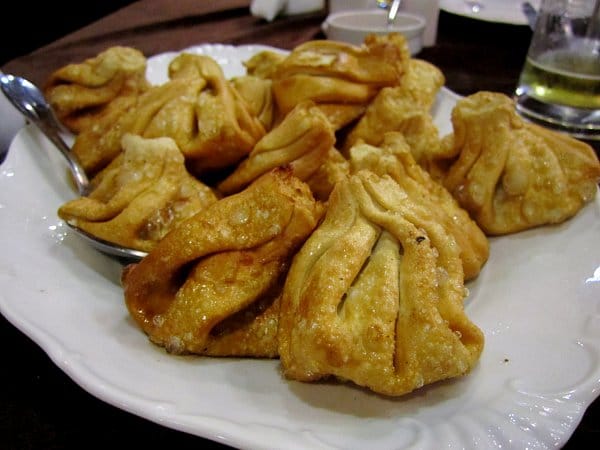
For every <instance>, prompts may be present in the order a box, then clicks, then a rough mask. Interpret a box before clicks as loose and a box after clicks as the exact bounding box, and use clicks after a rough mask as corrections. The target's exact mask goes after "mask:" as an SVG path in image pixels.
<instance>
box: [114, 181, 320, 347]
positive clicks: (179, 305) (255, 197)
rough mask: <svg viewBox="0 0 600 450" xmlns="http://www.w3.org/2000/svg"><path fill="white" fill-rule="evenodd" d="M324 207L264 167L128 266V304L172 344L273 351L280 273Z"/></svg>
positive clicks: (155, 336)
mask: <svg viewBox="0 0 600 450" xmlns="http://www.w3.org/2000/svg"><path fill="white" fill-rule="evenodd" d="M322 211H323V206H322V205H321V204H320V203H318V202H316V201H315V200H314V199H313V197H312V194H311V192H310V190H309V188H308V186H307V185H306V184H305V183H303V182H302V181H300V180H299V179H298V178H296V177H294V176H293V175H292V173H291V171H290V170H286V169H275V170H273V171H271V172H268V173H267V174H265V175H263V176H262V177H260V178H259V179H258V180H256V181H255V182H254V183H252V184H251V185H250V186H249V187H248V188H246V189H245V190H244V191H242V192H240V193H238V194H235V195H232V196H229V197H226V198H223V199H221V200H219V201H218V202H217V203H215V204H213V205H211V206H210V207H209V208H207V209H206V210H204V211H203V212H201V213H199V214H197V215H196V216H194V217H193V218H191V219H189V220H187V221H186V222H184V223H183V224H181V225H180V226H178V227H177V228H176V229H175V230H173V231H172V232H171V233H169V234H168V235H167V236H166V237H165V238H164V239H163V240H161V241H160V243H159V244H158V245H157V246H156V247H155V249H154V250H153V251H152V252H150V254H149V255H148V256H147V257H145V258H144V259H143V260H142V261H141V262H140V263H139V264H136V265H132V266H128V267H127V268H126V269H125V271H124V273H123V278H122V281H123V286H124V292H125V302H126V304H127V307H128V309H129V312H130V313H131V315H132V317H133V318H134V319H135V321H136V322H137V323H138V324H139V326H140V327H141V328H142V329H143V330H144V332H146V333H147V334H148V336H149V338H150V339H151V340H152V341H153V342H155V343H156V344H158V345H162V346H164V347H165V348H166V349H167V351H169V352H173V353H197V354H209V355H220V356H256V357H273V356H276V355H277V343H276V333H275V330H276V328H277V315H278V314H277V313H278V303H277V298H278V295H279V293H280V291H281V288H282V285H283V281H282V279H283V278H284V277H285V274H286V273H287V269H288V267H289V264H290V261H291V259H292V257H293V256H294V254H295V252H296V251H297V249H298V248H299V246H300V245H301V244H302V243H303V242H304V241H305V239H306V238H307V237H308V235H309V234H310V233H311V232H312V230H313V229H314V228H315V227H316V225H317V222H318V220H319V219H320V217H321V215H322ZM238 337H243V340H239V339H237V338H238Z"/></svg>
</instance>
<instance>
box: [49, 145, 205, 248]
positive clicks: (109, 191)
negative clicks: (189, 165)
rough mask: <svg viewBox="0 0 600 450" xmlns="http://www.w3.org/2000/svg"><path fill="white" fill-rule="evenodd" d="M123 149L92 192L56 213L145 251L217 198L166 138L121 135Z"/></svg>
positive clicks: (90, 231)
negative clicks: (190, 171)
mask: <svg viewBox="0 0 600 450" xmlns="http://www.w3.org/2000/svg"><path fill="white" fill-rule="evenodd" d="M122 146H123V153H122V154H121V155H120V156H119V157H118V158H117V159H115V160H114V162H113V163H112V164H111V165H110V166H109V167H107V168H106V169H105V170H104V171H102V172H101V173H100V174H98V175H97V176H96V177H95V178H94V179H93V180H92V185H93V190H92V192H91V193H90V194H89V196H87V197H80V198H78V199H75V200H72V201H70V202H67V203H65V204H64V205H62V206H61V207H60V208H59V210H58V215H59V216H60V217H61V218H62V219H64V220H66V221H67V222H69V223H71V224H73V225H75V226H77V227H78V228H80V229H82V230H84V231H86V232H88V233H90V234H92V235H93V236H96V237H99V238H102V239H104V240H106V241H109V242H114V243H117V244H120V245H122V246H124V247H129V248H134V249H137V250H142V251H145V252H148V251H150V250H151V249H152V248H154V246H155V245H156V243H157V242H158V241H160V240H161V239H162V238H163V237H164V236H165V235H166V234H167V233H168V232H169V231H170V230H171V229H173V228H174V227H176V226H177V225H178V224H179V223H180V222H182V221H183V220H184V219H187V218H188V217H191V216H192V215H194V214H196V213H197V212H199V211H202V210H203V209H205V208H206V207H208V206H209V205H210V204H212V203H214V202H216V201H217V196H216V195H215V193H213V191H212V190H211V189H210V188H209V187H208V186H205V185H204V184H202V183H201V182H200V181H198V180H196V179H195V178H194V177H192V176H191V175H190V174H189V173H188V172H187V171H186V169H185V166H184V159H183V155H182V154H181V152H180V151H179V148H178V147H177V145H176V144H175V142H174V141H173V140H172V139H170V138H156V139H144V138H142V137H140V136H136V135H132V134H126V135H125V136H123V139H122Z"/></svg>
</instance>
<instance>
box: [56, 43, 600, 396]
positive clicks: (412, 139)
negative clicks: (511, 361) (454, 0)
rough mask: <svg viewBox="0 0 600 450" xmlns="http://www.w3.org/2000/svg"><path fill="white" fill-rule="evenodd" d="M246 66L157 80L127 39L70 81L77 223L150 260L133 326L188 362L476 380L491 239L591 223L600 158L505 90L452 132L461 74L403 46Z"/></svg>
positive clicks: (127, 284) (398, 392)
mask: <svg viewBox="0 0 600 450" xmlns="http://www.w3.org/2000/svg"><path fill="white" fill-rule="evenodd" d="M243 64H244V67H245V69H246V73H245V74H243V75H240V76H237V77H234V78H231V79H227V78H226V77H225V76H224V73H223V71H222V69H221V67H220V66H219V64H218V63H217V62H216V61H215V60H214V59H212V58H211V57H209V56H205V55H198V54H191V53H185V52H184V53H182V54H180V55H178V56H177V57H175V58H174V59H173V60H172V61H171V62H170V64H169V66H168V80H167V81H166V82H165V83H163V84H160V85H151V84H150V83H148V82H147V81H146V80H145V78H144V75H143V74H144V71H145V67H146V61H145V58H144V57H143V55H141V54H140V53H139V52H138V51H137V50H135V49H130V48H125V47H115V48H111V49H108V50H106V51H105V52H103V53H101V54H99V55H98V56H97V57H96V58H92V59H89V60H86V61H84V62H83V63H81V64H72V65H69V66H67V67H64V68H61V69H59V70H57V71H56V72H55V73H54V74H53V75H52V76H51V77H50V80H49V82H48V85H47V91H46V94H47V95H48V97H49V98H50V99H51V102H52V105H53V106H54V108H55V109H56V111H57V112H58V117H59V118H60V120H62V121H63V123H64V124H65V126H67V127H68V128H69V129H70V130H71V131H72V132H73V133H74V134H75V141H74V146H73V151H74V152H75V153H76V154H77V156H78V157H79V158H80V160H81V161H82V162H83V165H84V168H85V170H86V173H87V175H88V176H89V177H90V178H91V180H92V192H91V194H89V196H87V197H82V198H77V199H75V200H72V201H69V202H66V203H65V204H64V205H61V206H60V208H59V209H58V215H59V216H60V217H61V218H63V219H64V220H66V221H69V222H70V223H73V224H75V225H77V226H78V227H80V228H82V229H83V230H85V231H87V232H88V233H90V234H93V235H95V236H97V237H101V238H103V239H104V240H107V241H111V242H116V243H119V244H121V245H122V246H125V247H131V248H136V249H139V250H143V251H146V252H148V255H147V256H146V257H145V258H143V259H142V260H141V261H140V262H138V263H133V264H129V265H127V266H125V267H124V269H123V272H122V279H121V281H122V286H123V289H124V300H125V306H126V308H127V311H128V313H129V315H130V316H131V317H132V318H133V320H134V322H135V323H136V324H137V326H139V328H140V329H141V330H142V331H143V332H144V333H145V334H146V335H147V336H148V338H149V340H150V341H151V342H153V343H154V344H156V345H158V346H161V347H163V348H164V349H165V350H166V351H167V352H169V353H174V354H196V355H205V356H213V357H216V356H219V357H251V358H279V359H280V368H281V371H282V374H283V376H284V377H286V378H287V379H289V380H297V381H302V382H311V381H316V380H323V379H328V378H333V379H336V380H339V381H341V382H348V383H352V384H354V385H357V386H361V387H365V388H368V389H370V390H372V391H373V392H376V393H378V394H382V395H389V396H395V397H396V396H402V395H405V394H407V393H409V392H412V391H414V390H415V389H419V388H420V387H422V386H425V385H428V384H431V383H435V382H438V381H441V380H446V379H450V378H455V377H460V376H464V375H466V374H468V373H469V372H471V371H472V370H473V368H474V367H475V366H476V365H477V363H478V361H479V358H480V356H481V354H482V352H483V349H484V342H485V338H484V332H483V331H482V330H481V329H480V328H479V327H478V326H477V325H476V324H475V323H474V322H472V321H471V319H470V318H469V317H468V315H467V311H466V310H465V304H466V302H467V297H468V292H469V291H468V289H467V287H466V283H468V282H469V281H471V280H474V279H475V278H477V277H478V276H479V274H480V273H481V272H482V271H483V270H485V264H486V262H487V261H488V259H489V258H490V257H493V255H491V254H490V246H489V241H488V237H489V236H492V235H494V236H495V235H504V234H509V233H516V232H519V231H522V230H526V229H530V228H534V227H540V226H544V225H551V224H556V223H560V222H563V221H566V220H568V219H570V218H572V217H573V216H575V215H576V214H577V213H578V212H579V211H580V210H581V209H582V208H583V207H584V206H585V205H586V204H587V203H589V202H590V201H591V200H592V199H594V198H595V196H596V194H597V183H598V181H599V180H600V164H599V162H598V159H597V157H596V155H595V153H594V151H593V150H592V149H591V147H589V146H588V145H586V144H584V143H582V142H579V141H577V140H575V139H572V138H570V137H566V136H563V135H560V134H557V133H556V132H553V131H549V130H546V129H543V128H540V127H538V126H536V125H532V124H529V123H526V122H524V121H523V120H522V119H521V118H520V117H519V116H518V115H517V114H516V112H515V109H514V105H513V104H512V101H511V99H509V98H508V97H506V96H505V95H503V94H499V93H493V92H478V93H476V94H473V95H470V96H467V97H464V98H462V99H461V100H459V101H458V102H457V104H456V106H455V108H454V110H453V112H452V132H451V133H449V134H447V135H445V136H441V135H440V134H439V131H438V129H437V127H436V125H435V123H434V120H433V117H432V108H434V105H435V102H436V98H437V95H438V93H439V91H440V89H442V86H443V85H444V83H445V78H444V75H443V74H442V72H441V71H440V70H439V69H438V68H437V67H435V66H434V65H432V64H430V63H428V62H426V61H423V60H419V59H415V58H412V57H411V56H410V52H409V50H408V46H407V43H406V40H405V39H404V37H403V36H402V35H400V34H397V33H390V34H389V35H387V36H374V35H373V36H369V37H367V38H366V39H365V42H364V44H363V45H360V46H354V45H349V44H346V43H341V42H334V41H321V40H315V41H309V42H306V43H304V44H302V45H299V46H298V47H296V48H295V49H293V51H292V52H291V53H289V54H284V53H283V52H276V51H261V52H259V53H257V54H255V55H254V56H252V57H251V58H249V59H248V60H246V61H243ZM477 301H485V299H477Z"/></svg>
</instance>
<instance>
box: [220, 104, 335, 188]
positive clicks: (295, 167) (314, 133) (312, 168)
mask: <svg viewBox="0 0 600 450" xmlns="http://www.w3.org/2000/svg"><path fill="white" fill-rule="evenodd" d="M334 143H335V135H334V132H333V129H332V128H331V125H330V124H329V121H328V120H327V117H325V115H324V114H323V113H322V112H321V111H320V110H319V108H318V107H316V106H315V104H314V103H313V102H311V101H310V100H307V101H304V102H302V103H299V104H298V105H297V106H296V107H295V108H294V109H293V110H292V111H291V112H290V113H289V114H288V115H287V116H286V117H285V118H284V119H283V121H282V122H281V123H280V124H279V125H278V126H276V127H275V128H274V129H273V130H271V131H270V132H269V133H267V134H266V135H265V136H264V137H263V138H262V139H261V140H260V141H258V143H257V144H256V146H255V147H254V149H253V150H252V152H250V155H248V158H247V159H245V160H244V161H242V162H241V163H240V164H239V165H238V166H237V168H236V169H235V170H234V171H233V173H232V174H231V175H229V176H228V177H227V178H226V179H225V180H223V181H222V182H221V183H219V185H218V190H219V191H220V192H222V193H223V194H225V195H229V194H232V193H234V192H239V191H241V190H242V189H243V188H244V187H246V186H247V185H249V184H250V183H251V182H252V181H253V180H255V179H256V178H258V177H259V176H261V175H262V174H264V173H266V172H268V171H269V170H271V169H274V168H275V167H280V166H284V165H289V166H290V168H291V169H292V172H293V173H294V175H295V176H296V177H298V178H300V179H301V180H306V179H307V178H308V177H310V176H311V175H312V174H314V173H315V172H316V171H317V170H318V169H319V167H320V166H321V164H322V163H323V162H324V161H325V158H326V156H327V152H328V150H329V149H330V148H331V147H333V144H334Z"/></svg>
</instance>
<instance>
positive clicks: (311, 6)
mask: <svg viewBox="0 0 600 450" xmlns="http://www.w3.org/2000/svg"><path fill="white" fill-rule="evenodd" d="M324 6H325V0H252V3H250V14H252V15H253V16H255V17H261V18H263V19H266V20H268V21H269V22H271V21H272V20H273V19H275V17H277V16H278V15H280V14H282V15H294V14H302V13H308V12H312V11H318V10H320V9H322V8H323V7H324Z"/></svg>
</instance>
